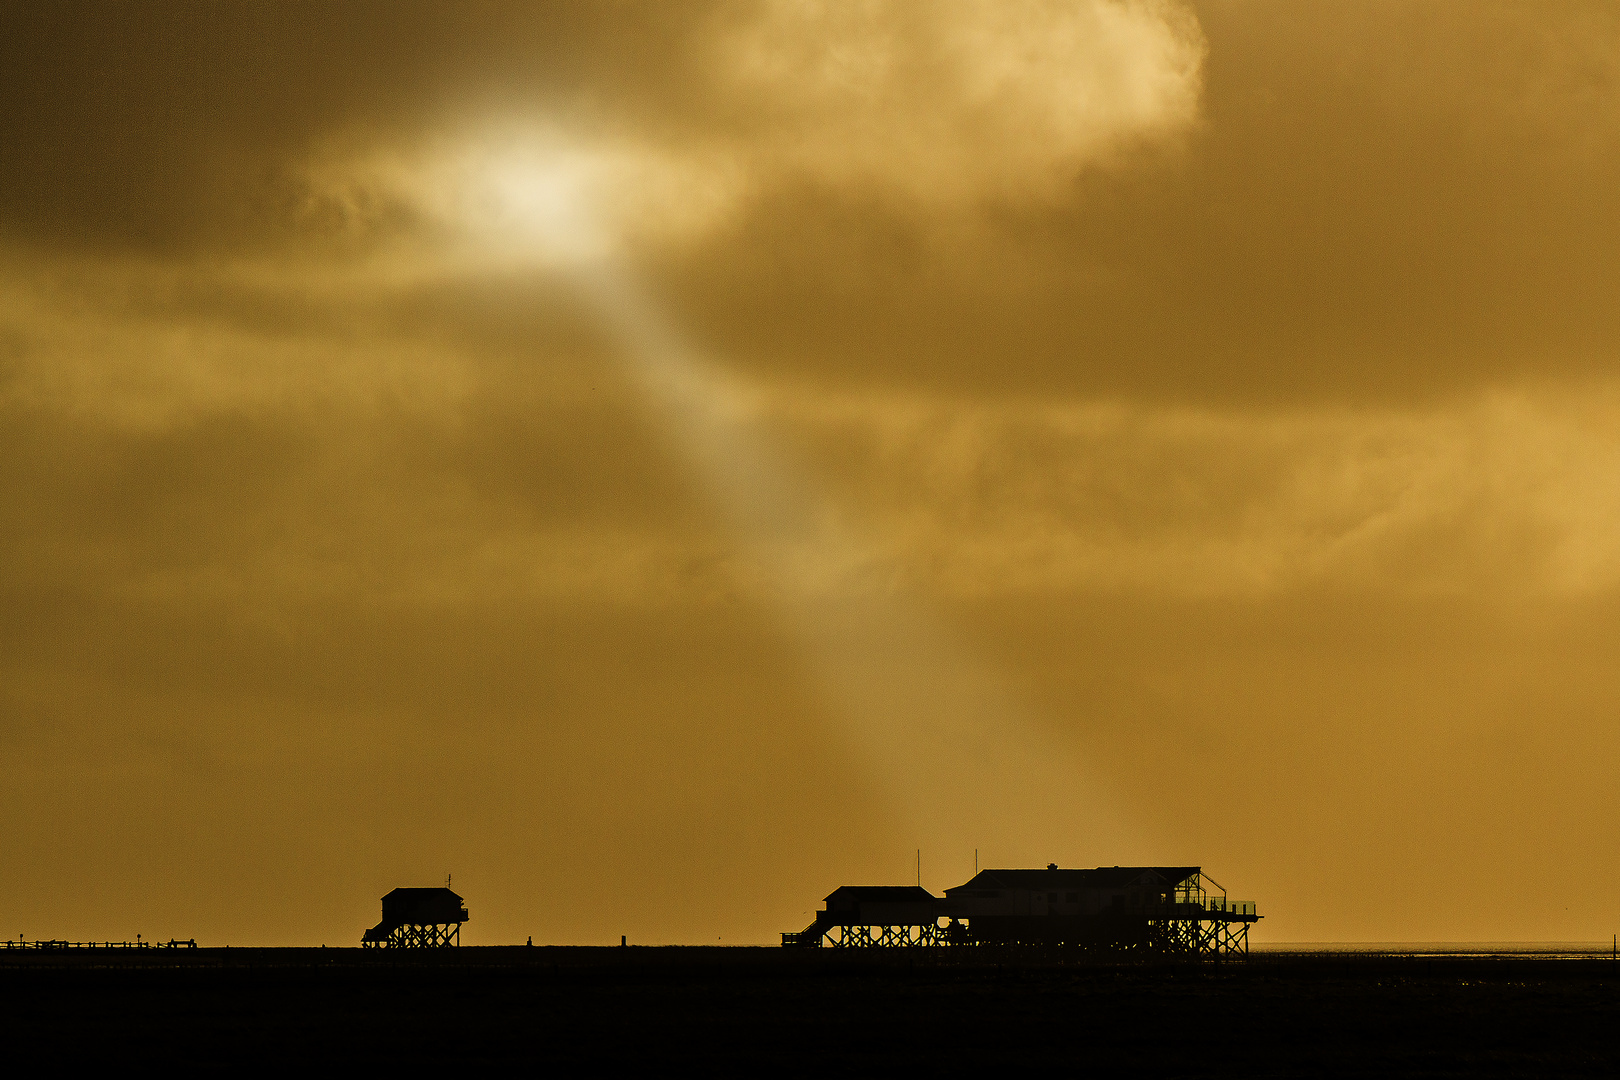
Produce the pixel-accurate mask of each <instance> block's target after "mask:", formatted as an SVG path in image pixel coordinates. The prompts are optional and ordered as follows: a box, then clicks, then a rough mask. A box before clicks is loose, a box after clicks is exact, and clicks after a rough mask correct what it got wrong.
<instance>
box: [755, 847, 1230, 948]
mask: <svg viewBox="0 0 1620 1080" xmlns="http://www.w3.org/2000/svg"><path fill="white" fill-rule="evenodd" d="M1206 884H1207V885H1209V886H1211V887H1212V888H1213V889H1214V890H1219V895H1216V894H1215V893H1214V892H1213V891H1212V890H1211V889H1210V888H1206V887H1205V886H1206ZM1259 918H1260V916H1259V915H1258V914H1256V913H1255V905H1254V903H1253V902H1252V901H1246V900H1243V901H1233V900H1229V899H1227V897H1226V890H1225V889H1222V888H1221V887H1220V885H1218V884H1217V883H1216V882H1215V881H1214V880H1213V879H1212V878H1210V877H1208V875H1206V874H1204V873H1203V871H1202V869H1201V868H1200V867H1197V866H1099V867H1097V868H1095V869H1090V870H1060V869H1059V868H1058V867H1057V866H1056V865H1055V864H1053V865H1049V866H1048V867H1047V868H1046V869H1045V870H985V871H982V872H980V873H979V874H977V875H975V876H974V878H973V880H971V881H969V882H967V883H965V884H962V885H958V886H956V887H955V888H951V889H946V890H945V896H944V897H943V898H940V897H936V896H934V895H933V894H931V893H929V892H928V891H927V890H926V889H920V888H917V887H915V886H902V887H889V886H850V885H846V886H844V887H843V888H840V889H837V890H835V891H834V892H833V893H832V894H831V895H829V896H828V897H827V907H826V910H824V911H820V912H817V914H816V921H815V922H813V923H811V924H810V925H809V926H807V927H805V928H804V929H803V930H801V931H798V932H797V933H789V934H783V935H782V944H783V945H797V946H806V947H814V946H818V945H821V944H822V943H823V942H825V943H827V944H830V945H832V946H834V947H838V948H847V947H859V946H881V945H1065V946H1075V947H1079V948H1085V949H1094V950H1098V951H1107V952H1143V953H1149V952H1151V953H1162V954H1170V955H1174V954H1184V955H1221V954H1225V953H1234V952H1241V953H1247V952H1248V949H1249V926H1250V925H1251V924H1253V923H1254V922H1256V921H1257V920H1259Z"/></svg>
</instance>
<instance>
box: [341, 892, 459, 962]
mask: <svg viewBox="0 0 1620 1080" xmlns="http://www.w3.org/2000/svg"><path fill="white" fill-rule="evenodd" d="M382 913H383V917H382V922H380V923H378V924H377V925H376V926H373V927H372V928H371V929H370V930H367V931H366V932H365V934H364V935H362V936H361V938H360V944H361V946H362V947H363V948H368V949H381V948H388V949H432V948H443V947H445V946H450V945H460V944H461V924H462V923H464V922H466V921H467V917H468V916H467V904H466V901H464V900H462V898H461V897H459V896H457V895H456V894H455V893H453V892H451V891H450V890H449V889H395V890H394V891H393V892H391V893H389V894H388V895H387V896H385V897H383V898H382Z"/></svg>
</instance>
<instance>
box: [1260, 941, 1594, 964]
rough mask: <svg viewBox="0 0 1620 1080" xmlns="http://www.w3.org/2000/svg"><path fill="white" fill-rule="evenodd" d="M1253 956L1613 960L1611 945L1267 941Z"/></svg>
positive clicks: (1578, 942) (1581, 942)
mask: <svg viewBox="0 0 1620 1080" xmlns="http://www.w3.org/2000/svg"><path fill="white" fill-rule="evenodd" d="M1249 951H1250V952H1252V953H1286V954H1293V955H1301V954H1304V955H1312V954H1316V955H1337V954H1360V955H1368V956H1522V957H1538V958H1543V959H1552V960H1557V959H1569V960H1590V959H1592V958H1594V957H1599V956H1612V955H1613V954H1614V951H1615V949H1614V943H1613V942H1611V941H1268V942H1264V943H1261V942H1251V943H1250V944H1249Z"/></svg>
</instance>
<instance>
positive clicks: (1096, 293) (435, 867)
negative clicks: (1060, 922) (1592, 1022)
mask: <svg viewBox="0 0 1620 1080" xmlns="http://www.w3.org/2000/svg"><path fill="white" fill-rule="evenodd" d="M1616 192H1620V7H1616V6H1615V5H1613V4H1609V3H1601V2H1594V3H1580V2H1575V0H1571V2H1565V3H1559V4H1541V3H1530V2H1523V3H1496V2H1490V0H1452V2H1433V3H1421V4H1420V3H1407V2H1374V0H1367V2H1361V3H1355V4H1345V3H1337V2H1332V3H1329V2H1321V3H1309V2H1298V0H1289V2H1270V0H1243V2H1214V0H1212V2H1208V3H1192V4H1183V3H1176V2H1169V0H1166V2H1155V0H1140V2H1137V0H1031V2H1028V3H1016V4H1015V3H1006V2H1002V0H951V2H937V3H936V2H927V3H925V2H920V0H919V2H915V3H878V2H857V0H850V2H847V3H813V2H802V3H792V2H786V0H784V2H757V3H753V2H751V3H743V2H712V3H709V2H705V3H697V2H691V3H683V4H678V5H676V4H663V3H629V2H604V3H599V4H589V5H588V4H571V3H570V4H564V3H556V4H518V3H511V4H506V3H494V2H488V3H469V4H465V5H458V6H457V8H456V10H454V11H451V10H449V6H448V5H442V4H439V3H429V2H425V0H424V2H413V3H404V2H400V0H390V2H387V3H381V2H379V3H363V2H353V3H342V4H275V5H272V4H262V5H261V4H246V3H243V4H202V3H197V4H190V3H169V4H127V5H107V4H73V3H52V4H39V3H33V2H22V0H18V2H7V3H4V4H3V5H0V750H3V753H4V761H5V773H6V778H7V783H6V785H5V795H4V797H3V799H0V837H3V840H0V861H3V862H4V864H5V866H6V872H5V874H4V875H0V913H3V915H4V917H5V918H6V919H9V920H10V921H9V923H5V924H4V925H0V933H9V934H10V935H12V936H15V935H17V934H19V933H21V934H26V935H27V936H28V937H58V938H70V939H74V940H84V939H87V938H96V939H102V938H114V939H117V938H122V937H133V936H134V935H135V934H136V933H142V934H144V935H146V936H149V937H157V938H168V937H171V936H178V937H191V936H196V937H197V938H198V939H199V940H200V941H203V942H204V943H208V944H215V943H225V942H230V943H240V944H254V943H263V944H282V943H286V944H295V943H299V944H303V943H314V942H327V943H330V944H334V945H337V944H353V943H355V942H357V940H358V935H359V933H360V931H361V930H362V929H364V928H365V927H366V926H368V925H370V924H371V923H373V922H375V921H376V919H377V917H378V912H379V909H378V906H377V898H378V897H380V896H381V895H382V894H383V893H384V892H387V891H388V890H389V889H392V888H394V887H395V886H400V885H427V884H435V883H438V882H440V881H442V880H443V878H444V876H445V874H446V873H453V874H454V882H455V886H456V888H457V891H458V892H461V893H462V894H463V895H465V896H466V897H467V899H468V906H469V908H470V909H471V912H472V918H473V921H472V922H470V923H469V924H468V926H467V930H466V934H465V941H466V942H467V943H475V944H487V943H499V942H512V941H521V940H523V939H524V938H525V937H527V936H529V935H533V936H534V938H535V940H536V941H537V942H579V943H591V942H610V941H616V940H617V935H619V934H627V935H629V937H630V938H631V940H632V941H641V942H648V943H651V942H705V941H708V942H713V941H716V940H721V941H724V942H767V941H773V940H775V938H774V935H775V934H776V933H777V932H779V931H782V930H791V929H797V928H800V927H802V926H803V925H804V924H805V923H807V922H808V921H809V918H808V913H809V912H811V911H813V909H814V908H815V907H817V906H819V900H820V898H821V897H822V896H824V895H826V894H827V893H828V892H830V891H831V890H832V889H833V888H834V887H836V886H838V885H841V884H882V883H907V882H909V881H910V880H912V878H913V875H914V874H915V873H916V870H915V859H916V852H917V850H918V849H919V848H920V849H921V851H922V856H921V877H922V883H923V884H924V885H927V886H929V887H931V888H932V889H934V890H935V891H936V892H939V891H941V890H943V889H944V888H945V887H947V886H951V885H955V884H958V883H960V882H961V881H963V880H966V878H967V877H968V876H969V875H970V874H971V872H972V869H973V865H974V857H975V851H977V853H978V859H979V862H980V864H981V865H984V866H992V865H1002V866H1015V865H1025V866H1039V865H1044V864H1046V863H1047V862H1053V861H1055V862H1057V863H1059V864H1060V865H1065V866H1091V865H1099V864H1103V865H1112V864H1116V863H1121V864H1128V863H1160V864H1174V865H1187V864H1198V865H1202V866H1204V867H1205V868H1206V869H1207V870H1209V872H1210V873H1211V874H1212V875H1214V876H1215V878H1216V879H1218V880H1219V881H1221V882H1222V883H1223V884H1225V885H1227V886H1228V887H1229V889H1230V890H1231V891H1232V892H1233V893H1234V895H1238V896H1241V897H1243V898H1245V899H1249V898H1252V899H1254V900H1256V901H1257V902H1258V903H1259V904H1260V909H1261V912H1262V913H1263V914H1265V915H1266V916H1267V919H1266V921H1265V922H1263V923H1261V924H1260V927H1261V929H1260V930H1258V931H1257V932H1256V940H1270V941H1302V940H1508V939H1519V940H1574V939H1597V938H1601V937H1605V936H1608V935H1609V934H1610V933H1611V932H1612V931H1613V929H1614V923H1615V918H1616V916H1615V911H1614V902H1613V896H1614V895H1615V891H1616V888H1617V887H1620V854H1617V849H1616V845H1615V843H1614V836H1615V826H1616V820H1617V819H1616V809H1615V807H1616V806H1617V805H1620V800H1617V795H1620V769H1617V768H1616V762H1617V760H1620V720H1617V718H1620V665H1617V664H1616V662H1615V655H1616V647H1615V642H1616V641H1617V640H1620V637H1610V634H1612V633H1616V632H1617V631H1620V529H1617V527H1616V526H1617V524H1620V367H1617V363H1616V358H1617V356H1620V303H1616V295H1615V292H1616V285H1617V283H1620V200H1617V198H1616Z"/></svg>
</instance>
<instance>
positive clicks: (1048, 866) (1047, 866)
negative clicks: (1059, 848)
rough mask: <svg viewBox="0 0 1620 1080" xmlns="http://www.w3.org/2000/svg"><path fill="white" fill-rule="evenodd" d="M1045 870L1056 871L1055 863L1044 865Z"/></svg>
mask: <svg viewBox="0 0 1620 1080" xmlns="http://www.w3.org/2000/svg"><path fill="white" fill-rule="evenodd" d="M1046 868H1047V869H1048V870H1056V869H1057V863H1055V862H1049V863H1047V864H1046Z"/></svg>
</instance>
